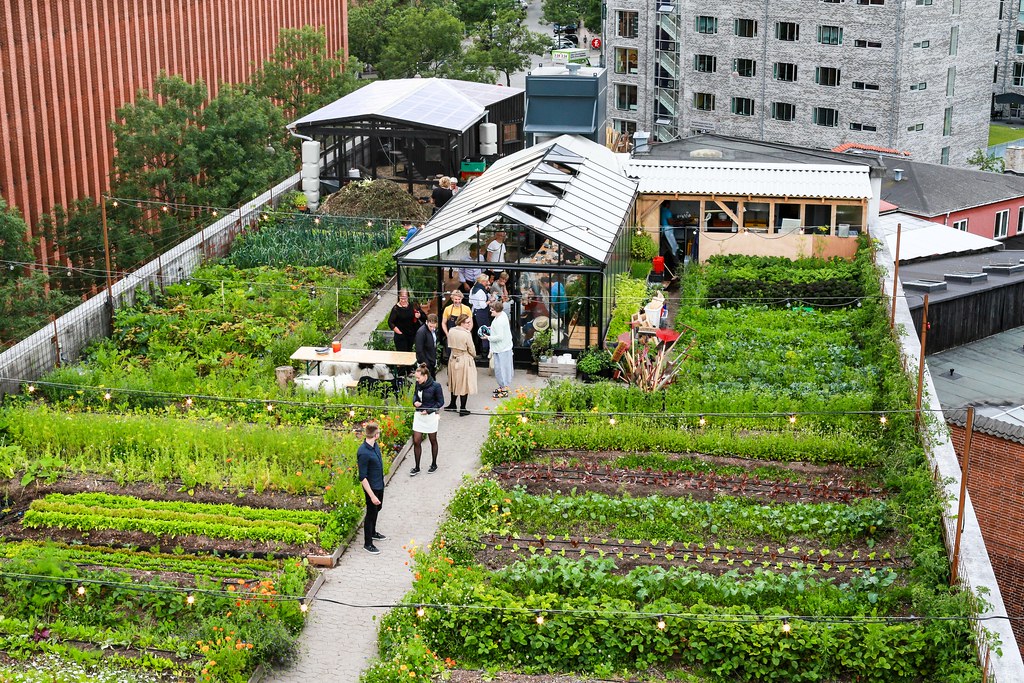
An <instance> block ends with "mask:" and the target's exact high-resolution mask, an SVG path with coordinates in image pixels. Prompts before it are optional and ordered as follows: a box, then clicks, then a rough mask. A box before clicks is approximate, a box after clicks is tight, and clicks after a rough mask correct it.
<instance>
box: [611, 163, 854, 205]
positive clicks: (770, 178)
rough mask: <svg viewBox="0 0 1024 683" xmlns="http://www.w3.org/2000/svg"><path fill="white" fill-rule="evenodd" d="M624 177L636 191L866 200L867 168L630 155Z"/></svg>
mask: <svg viewBox="0 0 1024 683" xmlns="http://www.w3.org/2000/svg"><path fill="white" fill-rule="evenodd" d="M626 175H628V176H629V177H630V178H636V179H637V180H638V181H639V184H640V186H639V191H640V194H675V193H679V194H715V195H740V196H743V195H752V196H756V197H814V198H821V197H824V198H825V199H868V198H870V197H871V180H870V170H869V169H868V167H867V166H851V165H839V164H836V165H831V164H763V163H740V162H728V161H696V160H695V161H670V160H664V161H662V160H656V159H643V158H639V159H638V158H634V159H631V160H630V161H629V162H628V163H627V164H626Z"/></svg>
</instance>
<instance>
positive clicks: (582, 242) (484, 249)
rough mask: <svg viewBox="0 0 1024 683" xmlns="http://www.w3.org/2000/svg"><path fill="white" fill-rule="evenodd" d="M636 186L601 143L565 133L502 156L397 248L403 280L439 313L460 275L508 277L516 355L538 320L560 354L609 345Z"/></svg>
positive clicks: (523, 352)
mask: <svg viewBox="0 0 1024 683" xmlns="http://www.w3.org/2000/svg"><path fill="white" fill-rule="evenodd" d="M635 200H636V182H635V181H633V180H630V179H628V178H626V177H625V175H624V174H623V172H622V169H621V166H620V163H619V157H618V156H617V155H616V154H614V153H613V152H611V151H610V150H608V149H606V148H605V147H603V146H601V145H599V144H597V143H595V142H591V141H589V140H585V139H583V138H579V137H574V136H568V135H566V136H561V137H559V138H556V139H554V140H551V141H548V142H546V143H544V144H542V145H538V146H535V147H530V148H528V149H525V150H523V151H521V152H517V153H516V154H512V155H510V156H507V157H505V158H503V159H500V160H499V161H498V162H496V163H495V164H494V165H493V166H491V167H490V168H489V169H488V170H487V172H486V173H484V174H483V175H482V176H481V177H479V178H477V179H475V180H473V181H472V182H471V183H470V184H469V185H467V186H466V187H465V188H464V189H463V190H461V191H460V192H459V193H458V194H457V195H455V198H454V199H452V200H451V201H450V202H448V203H447V204H446V205H445V206H444V208H443V209H442V210H441V211H439V212H438V213H437V214H436V215H435V216H434V217H433V218H432V219H431V220H430V222H429V223H427V224H426V225H425V226H424V227H423V229H421V230H420V231H419V232H418V233H416V234H415V235H414V236H413V237H412V238H411V239H409V240H408V241H407V242H406V243H405V244H404V245H403V246H402V247H401V248H400V249H399V250H398V252H397V254H396V258H397V260H398V267H399V285H400V286H401V287H405V288H407V289H409V290H410V291H412V292H413V294H414V296H415V297H416V298H418V299H420V300H421V302H423V303H424V305H425V306H427V307H428V308H431V309H433V310H440V307H441V306H442V305H443V301H441V299H442V296H441V293H442V292H444V291H446V290H448V289H450V288H451V285H452V283H453V282H454V283H455V284H456V285H457V284H458V279H457V278H456V276H455V273H456V271H459V272H460V273H463V274H464V273H466V272H471V273H474V272H475V271H477V270H482V271H484V272H485V273H486V272H488V271H489V272H491V273H493V274H494V275H495V276H497V275H498V274H499V273H501V272H503V271H504V272H506V273H507V274H508V276H509V277H508V281H507V289H508V295H509V302H508V305H507V306H506V310H507V311H508V313H509V316H510V318H511V325H512V331H513V335H514V336H515V337H516V342H515V349H516V359H517V360H520V361H521V360H525V359H527V358H529V347H530V346H531V343H532V336H533V333H534V325H533V322H534V321H535V320H537V319H539V318H547V321H544V322H542V323H541V324H540V325H538V328H548V329H550V330H551V343H552V346H553V348H554V350H555V351H556V352H557V351H559V350H562V351H578V350H581V349H584V348H587V347H588V346H593V345H598V346H603V345H604V336H605V333H606V330H607V323H608V319H609V317H610V315H611V309H612V306H613V304H614V302H613V301H612V294H613V291H614V287H613V284H614V281H615V277H616V276H617V275H618V274H620V273H624V272H626V271H628V269H629V260H630V256H629V246H630V235H629V230H628V228H627V226H628V225H631V224H632V220H633V211H634V204H635Z"/></svg>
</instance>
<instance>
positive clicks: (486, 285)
mask: <svg viewBox="0 0 1024 683" xmlns="http://www.w3.org/2000/svg"><path fill="white" fill-rule="evenodd" d="M490 284H491V278H490V277H489V276H488V275H487V273H480V274H479V275H477V276H476V283H475V284H474V285H473V288H472V289H471V290H470V292H469V305H470V308H472V309H473V337H474V339H479V342H478V343H477V355H485V354H486V353H487V351H488V349H489V348H490V347H489V345H488V343H487V340H486V339H484V338H482V337H480V336H479V335H478V334H477V331H478V330H479V329H480V328H481V327H483V326H484V325H490V324H491V309H490V307H489V304H490V301H491V297H490Z"/></svg>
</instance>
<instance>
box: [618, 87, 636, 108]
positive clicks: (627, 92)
mask: <svg viewBox="0 0 1024 683" xmlns="http://www.w3.org/2000/svg"><path fill="white" fill-rule="evenodd" d="M619 88H625V89H626V94H627V99H628V94H629V88H632V89H633V101H634V104H633V106H632V108H631V107H630V106H629V103H628V102H627V103H626V107H625V108H623V107H620V106H619ZM614 94H615V111H637V110H638V109H639V108H640V89H639V87H638V86H637V85H636V84H635V83H615V93H614Z"/></svg>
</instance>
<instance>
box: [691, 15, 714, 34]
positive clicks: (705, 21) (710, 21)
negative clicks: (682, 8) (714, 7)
mask: <svg viewBox="0 0 1024 683" xmlns="http://www.w3.org/2000/svg"><path fill="white" fill-rule="evenodd" d="M696 28H697V33H718V17H705V16H698V17H697V18H696Z"/></svg>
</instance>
